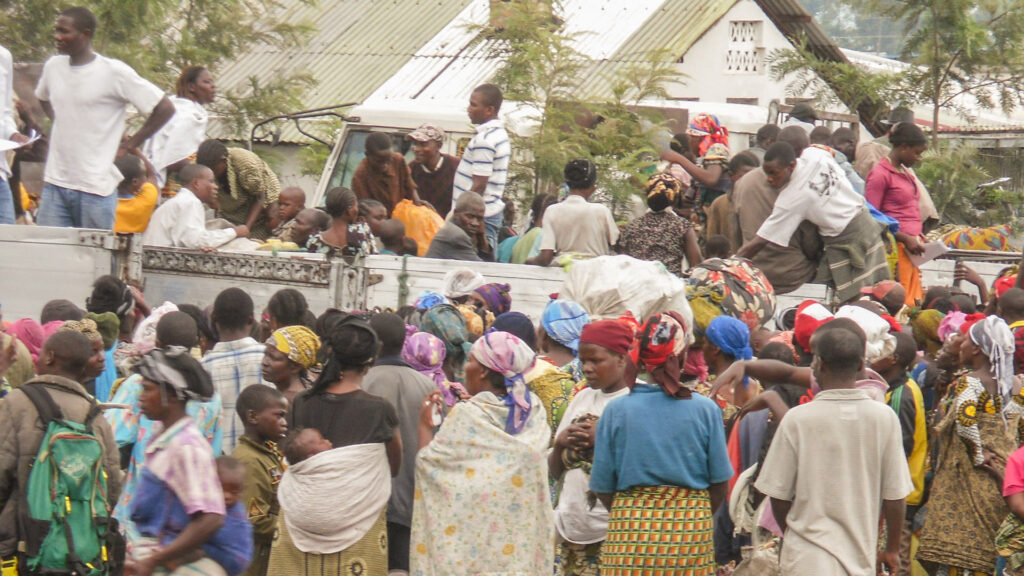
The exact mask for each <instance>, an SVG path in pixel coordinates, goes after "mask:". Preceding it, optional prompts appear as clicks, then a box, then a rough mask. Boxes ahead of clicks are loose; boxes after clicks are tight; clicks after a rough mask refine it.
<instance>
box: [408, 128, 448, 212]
mask: <svg viewBox="0 0 1024 576" xmlns="http://www.w3.org/2000/svg"><path fill="white" fill-rule="evenodd" d="M444 136H445V134H444V130H442V129H441V128H439V127H438V126H437V125H435V124H423V125H421V126H420V127H419V128H417V129H416V130H414V131H413V132H412V133H410V134H409V135H408V136H406V138H408V139H409V140H412V152H413V154H415V155H416V158H415V159H414V160H413V161H412V162H409V170H410V171H411V172H412V181H413V182H415V183H416V188H417V192H418V193H419V195H420V198H422V199H423V200H424V201H425V202H429V203H430V205H431V206H433V207H434V210H437V213H438V214H440V215H441V216H442V217H443V216H447V215H448V213H449V212H451V211H452V185H453V184H454V183H455V171H456V170H458V168H459V159H458V158H456V157H455V156H452V155H450V154H444V153H443V152H441V145H442V144H443V143H444Z"/></svg>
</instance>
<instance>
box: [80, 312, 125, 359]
mask: <svg viewBox="0 0 1024 576" xmlns="http://www.w3.org/2000/svg"><path fill="white" fill-rule="evenodd" d="M85 317H86V318H87V319H89V320H92V321H93V322H95V323H96V331H97V332H99V333H100V337H102V338H103V349H104V350H110V349H111V348H113V347H114V344H115V343H116V342H117V335H118V333H119V332H120V331H121V320H120V319H119V318H118V317H117V314H114V313H113V312H103V313H102V314H96V313H93V312H89V313H88V314H86V315H85Z"/></svg>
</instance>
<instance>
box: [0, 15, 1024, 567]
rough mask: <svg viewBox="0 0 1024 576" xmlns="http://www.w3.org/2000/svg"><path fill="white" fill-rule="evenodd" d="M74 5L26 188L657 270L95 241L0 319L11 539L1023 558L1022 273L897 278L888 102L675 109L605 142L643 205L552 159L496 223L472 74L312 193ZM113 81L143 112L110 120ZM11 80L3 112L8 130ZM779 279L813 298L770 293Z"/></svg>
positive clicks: (208, 547)
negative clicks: (337, 265)
mask: <svg viewBox="0 0 1024 576" xmlns="http://www.w3.org/2000/svg"><path fill="white" fill-rule="evenodd" d="M96 25H97V23H96V19H95V17H94V16H93V15H92V14H91V13H90V12H89V11H88V10H86V9H84V8H70V9H68V10H65V11H64V12H62V13H61V15H60V17H59V18H58V20H57V26H56V33H55V36H56V42H57V48H58V50H59V51H60V53H61V54H60V55H59V56H55V57H53V58H51V59H50V60H49V61H48V62H47V63H46V65H45V66H44V70H43V75H42V78H41V80H40V82H39V85H38V87H37V90H36V95H37V96H38V97H39V99H40V101H41V102H42V103H43V107H44V109H45V110H46V112H47V114H48V115H49V116H50V117H51V118H52V119H53V129H52V131H51V133H50V136H49V141H48V145H49V148H48V153H47V159H46V160H47V161H46V171H45V175H44V180H45V182H46V184H45V187H44V190H43V193H42V197H41V199H40V201H39V206H38V212H37V215H36V216H37V221H38V223H39V224H42V225H50V226H77V227H90V228H101V229H113V230H115V231H117V232H124V233H141V234H143V237H144V241H145V243H146V244H147V245H155V246H175V247H184V248H203V249H216V248H226V247H231V248H232V249H253V248H256V247H257V246H260V247H265V246H272V247H273V249H275V250H278V249H280V250H289V249H294V250H305V251H309V252H315V253H322V254H325V255H328V256H331V257H333V256H338V257H345V258H349V257H359V256H362V255H367V254H375V253H385V254H396V255H403V254H404V255H417V254H420V255H425V256H426V257H428V258H442V259H447V260H456V261H498V262H511V263H517V264H530V265H537V266H549V265H570V264H572V263H573V262H577V263H579V262H580V261H583V260H590V259H594V258H599V257H610V258H609V259H610V260H611V259H615V258H624V259H626V260H629V261H630V262H636V260H641V261H647V262H651V263H654V264H650V266H653V267H654V268H656V269H657V270H659V271H660V272H661V273H663V274H670V275H672V276H675V277H678V278H672V281H673V282H682V280H680V279H681V278H682V279H685V281H686V283H687V287H686V291H685V298H684V299H683V301H681V302H680V301H673V302H674V303H673V304H672V305H662V306H660V307H653V308H652V307H650V306H641V305H640V304H639V303H638V302H631V303H627V305H626V306H625V307H624V308H623V309H621V310H617V311H616V312H615V313H613V314H609V313H608V310H607V309H606V307H604V306H599V305H598V303H597V302H595V301H593V300H597V298H590V297H589V295H588V294H586V290H585V289H584V290H583V292H582V293H580V294H579V295H578V296H577V297H575V299H568V298H566V297H564V296H560V295H558V294H555V295H552V299H551V301H550V302H548V304H547V306H546V307H545V308H544V310H543V313H542V314H541V315H540V316H539V317H538V318H535V319H531V318H530V317H528V316H526V315H525V314H523V313H521V312H518V311H516V310H514V308H515V306H514V305H513V303H514V301H515V299H516V298H517V294H515V293H514V290H513V289H512V288H511V287H510V286H509V285H508V284H503V283H501V282H500V279H498V278H492V280H494V281H491V282H488V280H487V279H485V278H484V277H483V276H481V275H480V274H479V273H478V272H476V271H474V270H472V269H469V268H458V269H453V270H452V271H451V272H449V273H448V275H447V276H446V277H445V280H444V288H443V290H441V291H438V292H432V291H424V292H423V293H421V294H418V295H417V297H416V299H415V303H414V304H413V305H411V306H406V307H403V308H400V309H398V310H372V311H349V310H346V311H342V310H337V309H328V310H326V311H323V312H322V313H320V314H319V315H317V312H320V311H313V310H310V308H309V306H308V305H307V302H306V299H305V297H304V296H303V294H302V293H301V292H300V291H298V290H295V289H290V288H289V289H283V290H281V291H279V292H277V293H275V294H274V295H273V297H272V298H271V299H270V300H269V302H268V303H267V306H266V309H265V310H263V311H258V310H257V309H256V308H255V305H254V302H253V300H252V298H251V297H250V296H249V295H248V294H246V293H245V292H244V291H243V290H241V289H239V288H229V289H227V290H224V291H223V292H221V293H220V294H218V295H217V296H216V298H215V299H214V301H213V303H212V305H210V306H206V307H202V306H200V305H198V304H200V303H186V302H163V303H160V304H159V305H158V306H155V307H151V306H150V305H149V304H147V302H146V301H145V298H144V297H143V294H142V292H141V291H140V290H139V289H138V288H137V287H135V286H129V285H126V284H124V283H123V282H122V281H121V280H119V279H118V278H116V277H113V276H104V277H102V278H100V279H98V280H97V281H96V283H95V284H94V286H93V290H92V294H91V295H90V297H89V298H88V299H87V300H86V301H85V302H84V303H76V302H70V301H67V300H54V301H51V302H49V303H47V304H46V305H45V306H44V307H43V309H42V310H41V312H40V314H39V316H38V317H37V318H36V317H33V318H18V319H13V320H14V321H10V320H11V319H7V320H8V321H4V322H2V324H0V326H2V333H0V336H2V338H0V374H2V375H3V388H2V389H0V394H2V395H3V397H2V399H0V562H2V563H3V568H4V574H5V576H6V575H7V574H8V572H9V570H10V571H11V573H24V574H35V573H47V571H58V572H59V571H61V570H67V569H72V570H74V571H77V572H78V573H80V574H91V575H96V576H99V575H100V574H115V573H120V572H122V571H123V572H124V573H127V574H136V575H141V576H146V575H149V574H177V575H185V574H209V575H218V576H219V575H228V576H237V575H239V574H246V575H249V576H263V575H266V574H269V575H275V576H276V575H286V576H287V575H293V574H294V575H304V576H312V575H313V574H324V573H328V572H330V573H336V574H353V575H370V576H377V575H379V576H383V575H385V574H413V575H416V576H431V575H437V576H441V575H444V576H452V575H461V574H465V575H470V574H515V575H530V576H537V575H542V574H552V573H553V574H557V575H563V576H594V575H599V574H605V575H607V576H611V575H619V576H631V575H637V576H639V575H641V574H642V575H650V576H658V575H664V576H668V575H670V574H672V575H691V576H704V575H712V574H715V575H718V574H721V575H728V574H737V575H739V574H771V573H781V574H785V575H797V576H798V575H804V574H806V575H821V574H830V575H831V574H837V575H838V574H848V575H851V576H853V575H857V576H861V575H866V574H875V573H880V572H883V571H884V572H887V573H889V574H914V573H918V574H920V572H914V571H919V570H921V569H922V568H923V569H925V570H927V573H928V574H933V575H935V574H937V575H942V576H956V575H961V574H994V573H997V571H1002V572H1001V573H1003V574H1007V575H1012V574H1024V451H1021V450H1020V449H1019V446H1020V445H1021V441H1022V440H1024V422H1022V421H1021V416H1022V413H1024V391H1022V386H1024V276H1019V275H1017V270H1016V269H1015V268H1013V269H1008V270H1006V271H1005V272H1004V273H1003V274H1001V275H1000V277H999V279H998V280H997V281H996V282H995V283H994V284H993V285H991V286H988V285H986V284H985V282H984V281H982V280H981V278H980V276H979V275H978V274H976V273H975V272H974V271H972V270H970V269H968V268H966V267H962V266H961V267H959V268H958V272H957V277H958V278H962V279H966V280H968V281H969V282H970V283H971V284H974V285H976V286H977V287H978V292H979V296H980V299H979V300H977V301H976V300H975V299H973V298H972V297H970V296H968V295H967V294H964V293H962V292H960V291H959V290H957V289H954V288H951V287H925V286H924V285H923V283H922V280H921V276H920V271H919V270H918V268H917V267H916V266H915V264H914V258H913V257H914V256H917V255H920V254H921V253H922V252H923V250H924V240H923V235H924V234H926V233H927V232H928V230H929V227H930V226H932V225H933V224H934V223H935V216H936V215H935V212H934V207H933V206H932V205H931V200H930V198H929V196H928V192H927V190H926V189H925V187H924V186H923V185H922V184H921V182H920V181H919V180H918V179H917V177H916V176H915V174H914V171H913V166H914V164H915V163H916V162H917V161H918V160H919V158H920V156H921V153H922V152H923V150H924V149H925V146H926V139H925V136H924V134H923V133H922V132H921V130H920V129H919V128H917V127H916V126H915V125H914V123H913V121H912V119H908V118H906V117H902V118H897V117H896V116H894V117H892V120H893V121H892V122H891V126H890V130H889V133H888V134H887V135H886V136H885V137H883V138H880V139H879V140H877V141H874V142H864V143H860V144H858V143H857V137H856V136H857V135H856V134H855V133H854V132H853V131H852V130H850V129H849V128H839V129H837V130H835V131H832V130H830V129H829V128H827V127H825V126H818V125H815V121H816V120H817V119H816V117H815V113H814V110H813V109H812V108H811V107H810V106H807V105H799V106H797V107H794V109H793V110H792V112H791V113H790V117H789V119H788V120H787V121H786V122H785V123H784V124H783V125H782V126H776V125H766V126H764V127H763V128H762V129H760V130H759V131H758V133H757V138H756V142H754V146H752V147H751V148H750V149H749V150H745V151H743V152H740V153H737V154H732V152H731V148H730V144H731V143H730V135H729V133H728V130H727V129H726V128H725V127H724V126H722V125H721V124H720V123H719V121H718V120H717V119H716V118H715V117H714V116H710V115H706V114H700V115H696V116H695V117H694V118H692V119H691V121H690V123H689V125H688V128H687V130H686V131H685V132H682V133H680V134H677V135H675V136H674V137H672V138H671V139H670V140H669V141H667V142H666V143H665V144H664V145H663V146H662V145H660V144H658V146H659V147H661V148H663V150H661V151H660V155H661V160H662V162H663V163H662V164H661V165H660V166H659V169H658V170H656V171H654V172H652V173H650V174H642V175H639V174H638V175H635V176H634V178H635V179H636V184H637V187H638V189H640V188H642V190H643V197H644V199H645V202H646V210H644V211H643V212H644V213H643V214H641V215H638V216H637V217H636V218H633V219H632V220H630V221H628V222H624V223H620V222H618V221H617V220H616V217H615V215H614V214H613V213H612V212H611V210H609V209H608V208H607V207H606V206H605V205H604V204H602V203H600V202H598V201H595V194H597V193H598V192H599V185H598V181H599V174H598V170H597V166H596V165H595V163H594V162H593V161H591V160H589V159H586V158H579V159H574V160H571V161H570V162H568V163H567V164H566V166H565V170H564V180H565V186H564V187H563V189H562V190H560V191H558V190H552V191H550V193H540V194H537V195H536V196H535V197H534V198H533V200H532V203H531V207H530V213H529V218H528V226H526V227H525V230H522V231H521V232H522V233H520V234H516V233H515V232H516V230H515V221H516V219H517V218H516V210H515V206H516V202H515V200H514V199H512V198H510V197H509V196H508V194H507V191H506V184H507V176H508V170H509V162H510V159H511V156H512V149H511V142H510V139H509V135H508V133H507V132H506V131H505V129H504V127H503V124H502V121H501V117H500V110H501V106H502V94H501V91H500V90H499V89H498V88H497V87H496V86H494V85H491V84H484V85H481V86H478V87H477V88H476V89H475V90H474V91H473V92H472V94H471V95H470V99H469V107H468V110H467V112H468V116H469V120H470V121H471V122H472V123H473V124H474V125H475V126H476V132H475V134H474V136H473V138H472V139H471V140H470V142H469V144H468V145H467V147H466V149H465V151H464V153H463V154H462V156H461V158H457V157H455V156H450V155H447V154H444V153H442V152H441V150H442V148H443V143H444V141H445V138H446V134H445V133H444V131H443V130H441V129H440V128H439V127H437V126H435V125H432V124H424V125H423V126H420V127H419V128H418V129H417V130H415V131H413V132H412V133H410V134H409V135H408V138H409V140H411V142H412V150H413V153H414V159H413V160H412V161H410V162H408V163H407V162H406V159H405V157H404V156H403V155H402V154H400V153H398V152H396V151H395V149H394V148H395V141H394V140H393V139H392V137H391V136H390V135H387V134H383V133H374V134H371V135H370V136H369V137H367V139H366V149H365V152H366V156H365V158H364V159H363V160H362V161H361V163H360V164H359V166H358V168H357V169H356V171H355V174H354V176H353V181H352V187H351V188H346V187H336V188H333V189H331V190H329V191H328V192H327V193H326V196H325V198H324V206H323V208H322V209H321V208H319V207H306V194H305V193H304V192H303V191H302V190H301V189H297V188H294V187H285V188H284V189H282V187H281V183H280V181H279V179H278V177H277V175H276V174H275V173H274V171H273V170H272V169H271V168H270V167H269V166H268V165H267V164H266V163H265V162H264V161H263V160H261V159H260V158H259V156H257V155H256V154H254V153H252V152H250V151H248V150H245V149H241V148H233V147H228V146H227V145H225V144H224V143H222V142H220V141H217V140H211V139H207V138H206V136H205V131H206V125H207V121H208V119H207V114H206V111H205V108H204V106H205V105H207V104H209V103H210V102H212V101H213V98H214V96H215V85H214V81H213V78H212V77H211V75H210V73H209V71H207V70H205V69H203V68H201V67H191V68H188V69H186V70H184V71H183V72H182V74H181V77H180V79H179V81H178V85H177V86H176V90H175V92H176V95H175V96H168V95H164V94H163V92H162V91H161V90H159V89H158V88H156V87H155V86H153V85H152V84H150V83H149V82H147V81H145V80H144V79H142V78H141V77H139V76H138V75H137V74H136V73H135V72H134V71H132V70H131V69H130V68H128V67H127V66H125V65H124V64H123V63H121V62H119V61H117V60H113V59H110V58H106V57H104V56H101V55H99V54H97V53H95V52H93V50H92V48H91V39H92V36H93V33H94V32H95V29H96ZM5 54H6V53H5V52H0V56H4V55H5ZM9 60H10V58H9V57H7V58H6V59H5V58H0V62H9ZM8 68H9V66H8ZM5 73H6V74H7V75H8V77H9V76H10V70H9V69H8V70H6V71H5ZM129 104H130V105H132V106H134V107H135V108H136V109H137V110H139V111H140V112H141V113H142V114H143V115H144V116H145V121H144V123H143V124H142V125H141V128H140V129H139V130H138V131H137V132H135V133H134V134H131V135H128V136H125V135H124V134H123V131H124V126H125V114H126V111H127V106H128V105H129ZM7 106H8V109H9V111H13V107H12V105H11V104H10V98H9V97H8V102H7ZM12 114H13V112H11V114H4V115H3V116H4V124H3V126H4V131H5V132H6V133H5V134H4V136H5V137H8V138H10V139H12V140H16V141H20V142H24V141H25V140H26V139H27V137H26V134H24V133H22V132H19V128H18V126H17V124H15V123H14V122H13V115H12ZM9 116H10V117H11V122H7V120H8V117H9ZM897 120H898V121H897ZM908 120H909V121H908ZM98 158H109V159H110V161H111V162H112V163H113V164H112V165H107V163H106V162H100V161H98V160H97V159H98ZM4 161H5V159H4ZM114 168H116V170H115V169H114ZM11 172H12V171H11V170H10V169H9V167H8V166H7V165H6V164H0V194H2V193H4V192H5V191H9V190H10V186H9V184H8V182H9V180H10V179H11V176H12V173H11ZM562 196H564V197H562ZM19 200H20V198H19ZM7 204H11V205H12V206H13V201H5V200H4V199H3V198H0V207H2V208H3V209H2V210H0V223H10V222H13V217H10V218H8V215H7V213H6V207H7V206H6V205H7ZM410 206H412V207H416V208H426V209H427V210H428V211H429V212H431V213H432V214H433V216H434V217H435V218H437V219H438V220H440V223H439V224H438V226H437V230H436V231H435V232H434V234H433V236H432V238H431V239H430V241H429V243H427V244H426V245H420V244H418V243H417V241H416V240H413V239H412V238H410V237H408V236H407V235H406V232H407V230H406V224H405V222H404V221H403V220H402V219H400V218H398V217H396V216H398V213H399V212H400V211H401V209H403V207H404V208H408V207H410ZM208 208H211V209H213V210H214V212H215V216H216V218H218V219H220V220H222V222H220V223H218V224H211V223H210V222H208V221H207V209H208ZM444 217H447V218H446V219H443V220H442V218H444ZM257 241H258V242H257ZM260 243H262V244H260ZM616 255H619V256H616ZM626 257H630V258H626ZM579 265H581V266H582V264H579ZM672 276H668V277H670V278H671V277H672ZM810 281H817V282H822V283H826V284H828V285H829V286H830V287H831V288H832V291H831V292H830V297H829V299H828V300H827V301H823V302H817V301H810V300H809V301H806V302H803V303H801V304H800V305H799V306H797V307H796V308H792V309H778V310H776V300H775V298H774V295H776V294H785V293H788V292H792V291H793V290H795V289H796V288H798V287H799V286H801V285H803V284H804V283H806V282H810ZM81 304H84V309H83V308H82V307H81ZM628 310H631V311H628ZM258 312H261V314H260V315H259V316H257V313H258ZM75 442H77V443H75ZM54 455H56V457H54ZM71 456H74V457H73V458H72V457H71ZM86 464H87V465H86ZM45 466H50V467H52V469H53V471H54V473H53V474H52V475H47V474H45V473H38V474H37V473H36V471H39V470H43V469H44V467H45ZM85 470H89V472H84V471H85ZM72 472H73V474H72ZM72 476H74V478H75V480H74V481H72V480H71V477H72ZM83 486H85V487H86V488H87V489H83V488H82V487H83ZM40 523H44V524H45V525H46V526H47V527H48V530H40ZM58 543H59V545H58ZM122 563H123V566H122Z"/></svg>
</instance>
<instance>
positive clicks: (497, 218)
mask: <svg viewBox="0 0 1024 576" xmlns="http://www.w3.org/2000/svg"><path fill="white" fill-rule="evenodd" d="M504 223H505V215H504V214H503V213H501V212H498V213H497V214H495V215H494V216H488V217H486V218H484V234H485V235H486V236H487V243H488V244H490V245H491V251H492V252H494V255H495V256H497V255H498V233H499V232H501V226H502V225H503V224H504Z"/></svg>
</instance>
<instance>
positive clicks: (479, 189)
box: [452, 84, 512, 251]
mask: <svg viewBox="0 0 1024 576" xmlns="http://www.w3.org/2000/svg"><path fill="white" fill-rule="evenodd" d="M501 102H502V95H501V88H498V87H497V86H495V85H494V84H481V85H479V86H477V87H476V88H475V89H474V90H473V93H472V94H471V95H470V97H469V108H467V109H466V112H467V113H468V114H469V120H470V121H471V122H472V123H473V124H476V135H474V136H473V139H472V140H470V141H469V144H468V145H467V146H466V151H465V152H463V153H462V161H461V162H460V163H459V168H458V170H456V172H455V182H454V184H453V186H452V199H453V200H455V201H458V199H459V196H462V195H463V194H464V193H466V192H475V193H477V194H479V195H481V196H483V198H484V204H485V210H484V228H485V231H486V234H487V242H488V244H490V247H491V250H492V251H494V250H496V249H497V246H498V231H499V230H501V226H502V224H503V223H504V216H503V215H502V213H503V211H504V210H505V203H504V202H503V201H502V200H501V197H502V195H503V194H504V193H505V182H506V180H507V178H508V163H509V160H510V159H511V157H512V146H511V144H510V143H509V139H508V132H506V131H505V124H504V123H503V122H502V121H501V119H500V118H498V111H499V110H501Z"/></svg>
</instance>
